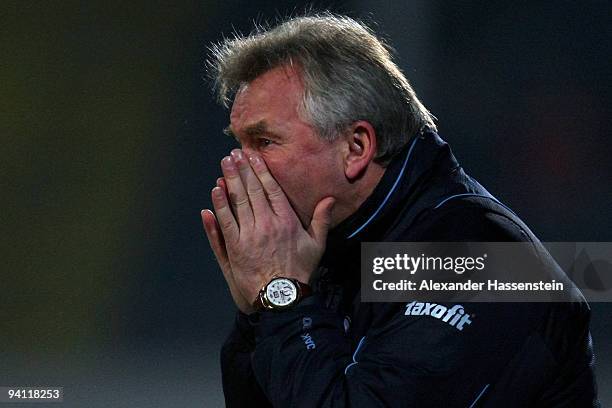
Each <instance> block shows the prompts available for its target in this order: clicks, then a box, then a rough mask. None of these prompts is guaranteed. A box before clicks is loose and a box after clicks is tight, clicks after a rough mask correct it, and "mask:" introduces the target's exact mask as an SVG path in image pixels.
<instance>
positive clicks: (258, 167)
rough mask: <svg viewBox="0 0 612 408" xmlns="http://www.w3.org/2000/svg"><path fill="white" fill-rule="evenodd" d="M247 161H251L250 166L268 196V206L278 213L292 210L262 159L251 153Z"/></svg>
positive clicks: (287, 212)
mask: <svg viewBox="0 0 612 408" xmlns="http://www.w3.org/2000/svg"><path fill="white" fill-rule="evenodd" d="M249 161H250V162H251V166H252V167H253V170H254V171H255V174H256V175H257V178H258V179H259V181H260V182H261V185H262V186H263V188H264V191H265V192H266V195H267V196H268V201H270V206H271V207H272V210H273V211H274V213H276V214H278V215H285V214H289V213H291V212H292V211H293V209H292V207H291V204H290V203H289V200H288V199H287V196H286V195H285V192H284V191H283V189H282V188H281V187H280V185H279V184H278V183H277V182H276V180H275V179H274V177H272V174H270V171H269V170H268V166H266V163H265V162H264V160H263V159H262V158H261V157H260V156H259V155H257V154H252V155H251V156H250V157H249Z"/></svg>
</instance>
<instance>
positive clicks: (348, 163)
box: [344, 120, 376, 181]
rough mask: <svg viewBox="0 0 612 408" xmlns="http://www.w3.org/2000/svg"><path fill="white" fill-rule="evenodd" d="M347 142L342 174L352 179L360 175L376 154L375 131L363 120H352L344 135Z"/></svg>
mask: <svg viewBox="0 0 612 408" xmlns="http://www.w3.org/2000/svg"><path fill="white" fill-rule="evenodd" d="M346 142H347V144H348V149H347V150H346V152H347V154H346V156H345V160H344V174H345V176H346V178H347V179H348V180H350V181H353V180H355V179H357V178H358V177H360V176H361V175H362V174H363V172H364V171H365V170H366V168H367V167H368V165H369V164H370V162H371V161H372V160H373V159H374V156H375V155H376V131H375V130H374V127H373V126H372V125H371V124H370V123H369V122H366V121H364V120H360V121H357V122H353V123H352V124H351V126H350V128H349V130H348V133H347V135H346Z"/></svg>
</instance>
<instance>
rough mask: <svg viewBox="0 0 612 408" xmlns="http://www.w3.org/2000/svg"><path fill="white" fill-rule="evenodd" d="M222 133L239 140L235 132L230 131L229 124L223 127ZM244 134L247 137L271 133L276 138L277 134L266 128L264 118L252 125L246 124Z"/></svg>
mask: <svg viewBox="0 0 612 408" xmlns="http://www.w3.org/2000/svg"><path fill="white" fill-rule="evenodd" d="M223 133H224V134H226V135H228V136H231V137H233V138H234V139H236V141H238V142H239V141H240V140H239V139H238V137H237V136H236V134H235V133H234V132H233V131H232V128H231V125H229V126H227V127H226V128H225V129H223ZM244 134H245V135H247V136H248V137H251V138H253V137H257V136H261V135H271V136H273V137H276V138H278V137H279V136H278V135H277V134H276V133H274V132H272V131H271V130H270V129H269V128H268V124H267V123H266V121H265V120H260V121H259V122H257V123H254V124H252V125H249V126H247V127H246V128H245V129H244Z"/></svg>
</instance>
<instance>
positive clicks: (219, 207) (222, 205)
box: [211, 187, 239, 242]
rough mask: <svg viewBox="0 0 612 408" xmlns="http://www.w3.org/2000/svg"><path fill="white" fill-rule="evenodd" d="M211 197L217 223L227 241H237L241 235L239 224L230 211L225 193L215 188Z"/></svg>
mask: <svg viewBox="0 0 612 408" xmlns="http://www.w3.org/2000/svg"><path fill="white" fill-rule="evenodd" d="M211 196H212V203H213V207H214V208H215V213H216V215H217V221H218V224H219V226H220V227H221V232H222V233H223V237H224V239H225V241H226V242H227V241H230V242H231V241H235V240H236V238H237V237H238V234H239V229H238V223H237V222H236V219H235V218H234V214H232V211H231V210H230V207H229V202H228V199H227V196H226V195H225V192H224V191H223V190H222V189H221V188H220V187H215V188H213V189H212V192H211Z"/></svg>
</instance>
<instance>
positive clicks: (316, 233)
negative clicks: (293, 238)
mask: <svg viewBox="0 0 612 408" xmlns="http://www.w3.org/2000/svg"><path fill="white" fill-rule="evenodd" d="M335 203H336V199H335V198H333V197H326V198H324V199H323V200H321V201H319V203H318V204H317V206H316V207H315V210H314V214H313V215H312V220H311V221H310V226H309V227H308V233H309V234H310V236H311V237H312V238H313V239H314V240H315V241H316V242H317V243H318V244H320V245H322V246H324V245H325V240H326V239H327V232H328V231H329V227H330V226H331V221H332V218H331V213H332V209H333V208H334V204H335Z"/></svg>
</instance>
